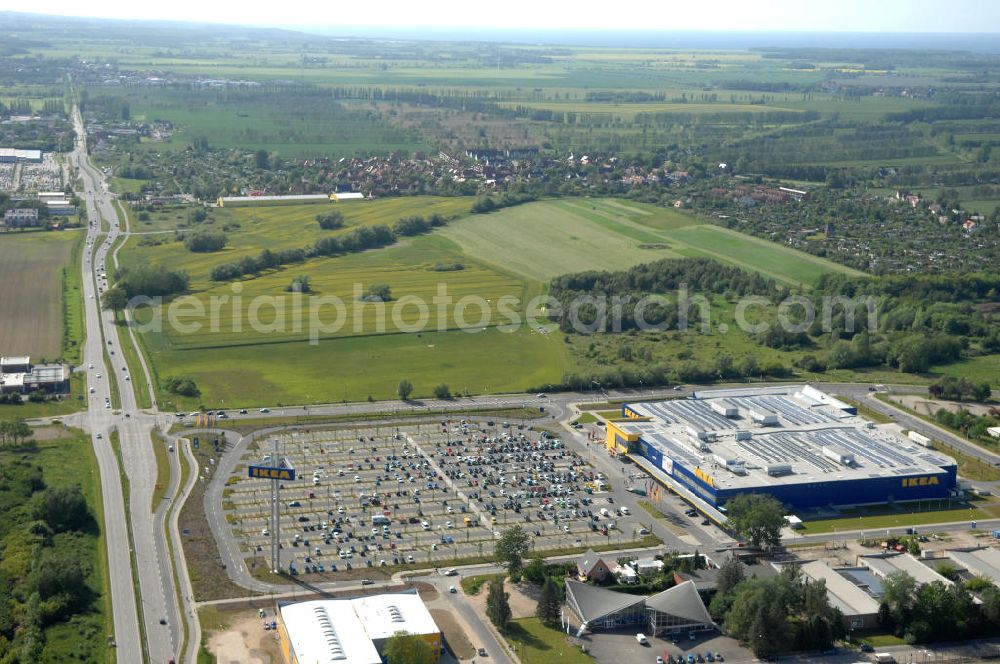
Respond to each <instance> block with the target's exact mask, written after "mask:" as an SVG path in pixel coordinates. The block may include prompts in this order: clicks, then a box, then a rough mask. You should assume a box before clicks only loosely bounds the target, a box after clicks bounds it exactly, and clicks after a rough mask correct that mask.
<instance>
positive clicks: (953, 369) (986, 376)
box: [931, 355, 1000, 389]
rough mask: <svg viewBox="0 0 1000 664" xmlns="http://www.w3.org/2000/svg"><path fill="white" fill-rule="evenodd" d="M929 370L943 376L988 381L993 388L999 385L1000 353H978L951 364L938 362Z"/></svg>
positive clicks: (981, 381) (979, 381)
mask: <svg viewBox="0 0 1000 664" xmlns="http://www.w3.org/2000/svg"><path fill="white" fill-rule="evenodd" d="M931 371H932V372H933V373H936V374H941V375H943V376H953V377H955V378H963V377H964V378H968V379H969V380H971V381H972V382H973V383H989V384H990V385H992V386H993V389H997V388H998V387H1000V384H998V382H1000V355H980V356H979V357H972V358H969V359H966V360H960V361H958V362H953V363H951V364H939V365H937V366H935V367H931Z"/></svg>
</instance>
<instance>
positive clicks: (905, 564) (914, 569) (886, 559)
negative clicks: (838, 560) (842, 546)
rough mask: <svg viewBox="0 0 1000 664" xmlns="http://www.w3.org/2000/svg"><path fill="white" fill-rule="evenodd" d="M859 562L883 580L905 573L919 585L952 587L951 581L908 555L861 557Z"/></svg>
mask: <svg viewBox="0 0 1000 664" xmlns="http://www.w3.org/2000/svg"><path fill="white" fill-rule="evenodd" d="M861 562H862V563H863V564H865V565H867V566H868V569H870V570H871V571H872V572H874V573H875V574H876V575H877V576H880V577H882V578H883V579H884V578H885V577H887V576H889V575H890V574H893V573H895V572H906V573H907V574H909V575H910V576H912V577H913V579H914V580H915V581H916V582H917V583H919V584H920V585H924V584H927V583H933V582H935V581H940V582H941V583H943V584H944V585H946V586H950V585H952V581H951V580H950V579H948V578H947V577H944V576H941V575H940V574H938V573H937V572H935V571H934V570H932V569H931V568H930V567H928V566H927V565H924V564H923V563H922V562H920V561H919V560H917V559H916V558H914V557H913V556H911V555H910V554H908V553H900V554H896V555H882V554H875V555H871V556H862V557H861Z"/></svg>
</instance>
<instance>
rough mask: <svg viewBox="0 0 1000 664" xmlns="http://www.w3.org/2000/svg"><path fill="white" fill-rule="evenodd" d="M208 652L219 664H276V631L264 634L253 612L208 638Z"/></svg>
mask: <svg viewBox="0 0 1000 664" xmlns="http://www.w3.org/2000/svg"><path fill="white" fill-rule="evenodd" d="M208 650H209V652H211V653H212V654H213V655H215V657H216V661H217V662H218V663H219V664H279V663H280V662H281V650H280V648H279V647H278V639H277V632H272V631H265V630H264V625H263V621H262V620H261V619H260V618H258V617H257V613H256V612H254V611H247V612H244V613H240V614H237V615H236V616H234V618H233V619H232V620H231V621H230V625H229V626H228V627H225V628H224V629H220V630H219V631H217V632H215V633H214V634H212V635H211V637H209V639H208Z"/></svg>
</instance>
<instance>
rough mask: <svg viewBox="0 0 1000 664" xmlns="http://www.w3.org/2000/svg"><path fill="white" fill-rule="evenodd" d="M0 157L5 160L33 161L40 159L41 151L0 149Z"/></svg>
mask: <svg viewBox="0 0 1000 664" xmlns="http://www.w3.org/2000/svg"><path fill="white" fill-rule="evenodd" d="M0 157H6V158H7V159H33V160H35V161H37V160H39V159H41V158H42V151H41V150H21V149H19V148H0Z"/></svg>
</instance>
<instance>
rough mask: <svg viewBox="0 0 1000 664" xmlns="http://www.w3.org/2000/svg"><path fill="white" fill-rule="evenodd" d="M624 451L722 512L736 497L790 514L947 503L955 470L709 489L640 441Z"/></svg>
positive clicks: (706, 480) (695, 474) (707, 482)
mask: <svg viewBox="0 0 1000 664" xmlns="http://www.w3.org/2000/svg"><path fill="white" fill-rule="evenodd" d="M630 448H631V449H630V451H631V452H632V453H633V454H638V455H640V456H642V457H643V458H645V459H646V460H648V461H649V462H650V463H652V464H653V465H654V466H656V468H658V469H659V470H661V471H662V472H664V473H666V474H667V475H669V476H670V477H671V478H672V479H673V480H675V481H677V482H679V483H680V484H682V485H684V486H685V487H686V488H688V489H689V490H690V491H692V492H694V493H695V494H697V495H698V496H700V497H701V498H702V499H703V500H705V501H706V502H708V503H709V504H711V505H713V506H715V507H722V506H724V505H725V503H726V502H727V501H728V500H731V499H732V498H734V497H735V496H737V495H739V494H741V493H766V494H768V495H771V496H773V497H774V498H776V499H777V500H779V501H781V502H782V503H784V504H786V505H789V506H791V507H793V508H796V509H808V508H823V507H829V506H846V505H865V504H875V503H887V502H902V501H911V500H935V499H940V498H947V497H948V496H949V495H950V494H951V493H952V491H953V490H954V489H955V487H956V486H957V482H958V480H957V474H956V472H957V468H956V466H955V465H954V463H950V464H949V465H946V466H942V467H941V468H940V469H939V470H938V471H937V472H927V471H923V472H919V473H915V474H912V475H906V474H892V475H891V476H884V477H858V478H843V479H836V480H817V481H812V482H799V481H796V482H789V483H782V482H781V480H780V478H776V481H775V482H773V483H769V484H766V485H765V484H761V485H758V486H753V485H748V486H741V487H736V488H720V487H716V486H714V485H713V483H712V481H711V477H709V476H708V475H707V473H704V472H702V471H701V469H699V468H689V467H687V466H685V465H684V464H683V463H681V462H678V461H676V460H674V459H671V458H669V457H667V456H666V455H665V454H663V452H662V451H661V450H660V449H659V448H657V447H656V446H655V445H652V444H650V443H649V442H647V441H645V440H643V439H642V438H640V439H639V440H638V441H637V442H635V443H631V445H630ZM723 472H725V471H723Z"/></svg>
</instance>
